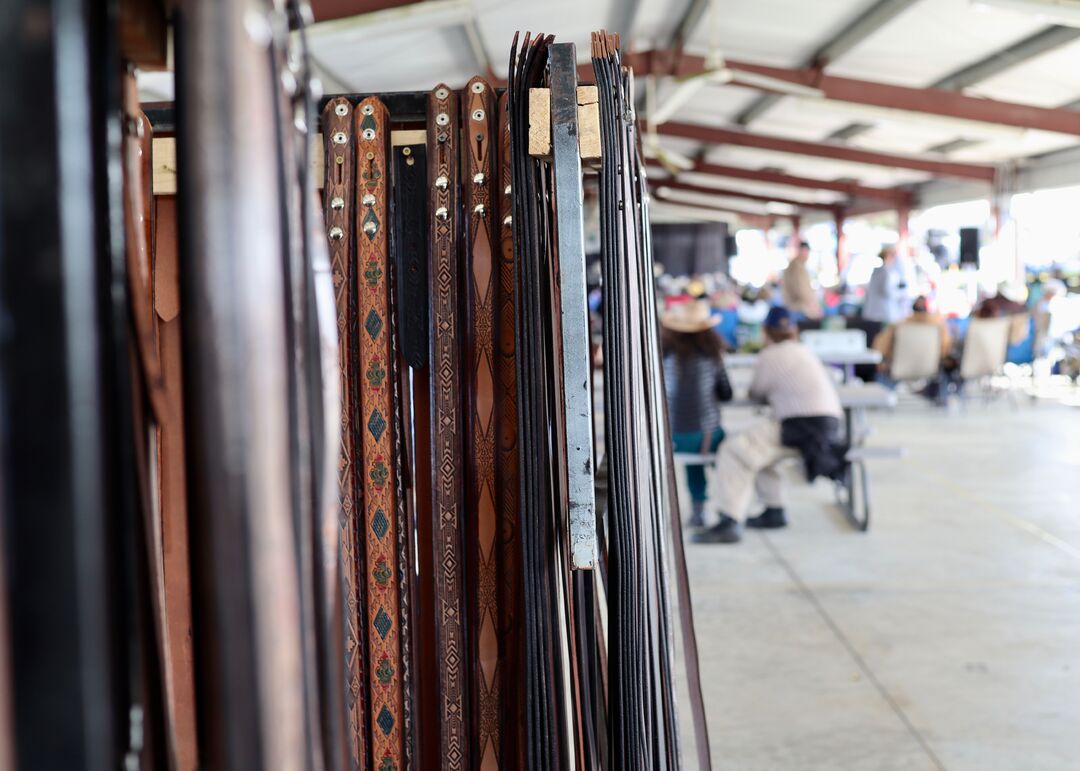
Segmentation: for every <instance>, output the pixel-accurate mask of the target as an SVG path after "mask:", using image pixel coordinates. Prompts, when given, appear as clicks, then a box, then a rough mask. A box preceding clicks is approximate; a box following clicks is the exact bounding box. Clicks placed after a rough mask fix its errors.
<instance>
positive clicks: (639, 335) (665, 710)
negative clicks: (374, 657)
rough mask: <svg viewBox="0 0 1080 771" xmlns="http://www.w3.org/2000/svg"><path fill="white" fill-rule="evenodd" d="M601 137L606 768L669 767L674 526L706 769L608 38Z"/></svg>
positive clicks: (656, 360)
mask: <svg viewBox="0 0 1080 771" xmlns="http://www.w3.org/2000/svg"><path fill="white" fill-rule="evenodd" d="M593 68H594V70H595V73H596V79H597V87H598V90H599V102H600V112H601V115H600V118H601V132H602V142H601V146H602V155H603V157H602V166H601V183H600V204H601V244H602V249H601V251H602V271H603V281H604V318H603V322H604V388H605V394H604V400H605V437H607V461H608V468H609V490H608V496H609V497H608V504H607V510H606V515H607V522H608V538H609V542H608V548H609V559H608V563H609V576H608V578H609V589H610V597H609V603H610V606H609V617H610V629H609V651H610V657H611V658H610V675H609V704H608V707H609V712H610V720H611V726H612V728H611V733H610V751H611V764H612V767H613V768H641V767H652V768H659V767H666V768H675V767H678V766H679V764H680V762H681V761H680V756H679V746H678V725H677V721H676V712H675V704H674V687H675V684H674V676H673V667H672V662H673V658H674V656H673V651H672V631H671V621H670V600H669V598H668V589H667V584H668V581H667V562H668V555H667V551H668V544H667V539H668V526H669V523H670V525H671V526H672V527H673V529H674V542H675V546H674V555H675V558H676V563H677V572H676V576H677V580H678V584H679V599H680V603H679V605H680V612H681V616H682V622H683V623H682V628H683V638H684V639H683V641H684V651H685V657H686V660H687V670H688V675H689V677H688V679H689V685H690V692H691V706H692V708H693V711H694V722H695V728H696V731H695V733H696V739H697V748H698V762H699V766H700V767H701V768H709V767H710V765H709V763H710V761H709V754H708V737H707V734H706V731H705V722H704V711H703V709H702V700H701V685H700V679H699V677H698V671H697V646H696V641H695V638H694V632H693V619H692V615H691V607H690V603H689V587H688V584H687V580H686V570H685V560H684V559H683V554H682V541H681V539H682V534H681V526H680V524H679V515H678V506H677V501H676V499H675V495H674V488H673V486H672V484H671V479H672V477H671V453H670V443H669V440H668V429H667V414H666V405H665V401H664V387H663V375H662V367H661V360H660V352H659V346H658V342H657V339H658V337H657V326H656V306H655V294H654V289H653V285H652V253H651V248H650V244H649V237H648V233H649V230H648V227H649V226H648V207H647V197H646V194H645V190H646V188H645V186H644V185H645V181H644V175H643V171H642V168H641V163H640V154H639V148H638V146H637V137H636V130H635V125H634V119H633V104H634V99H633V89H632V78H631V77H630V75H629V73H628V72H627V71H626V70H624V69H623V68H622V66H621V62H620V57H619V51H618V41H617V38H615V37H614V36H610V35H607V34H606V33H596V34H594V36H593Z"/></svg>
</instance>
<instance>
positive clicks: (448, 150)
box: [427, 85, 470, 771]
mask: <svg viewBox="0 0 1080 771" xmlns="http://www.w3.org/2000/svg"><path fill="white" fill-rule="evenodd" d="M428 127H429V130H428V152H427V160H428V180H429V190H428V194H429V196H430V200H431V206H430V216H431V218H432V224H431V250H430V254H431V327H432V333H431V334H432V337H431V410H432V421H431V460H432V464H431V468H432V473H433V475H434V479H433V482H432V517H433V523H432V529H433V539H434V544H433V548H434V569H435V576H436V578H435V614H436V618H435V630H436V653H437V657H438V658H437V661H438V666H439V697H438V698H439V708H440V710H441V715H440V721H441V722H440V726H439V729H440V730H439V736H440V740H439V742H440V749H441V757H440V758H439V760H440V762H441V764H442V767H443V768H444V769H447V771H456V770H457V769H464V768H469V767H470V760H469V740H468V732H467V729H466V724H465V708H466V707H465V705H466V704H467V703H468V701H467V697H466V688H467V685H466V677H465V641H464V624H463V622H464V612H465V607H464V597H463V595H464V593H463V591H462V588H463V587H462V571H463V568H464V563H465V560H464V550H463V548H462V532H461V521H462V503H461V489H462V470H461V463H460V459H461V434H460V426H461V423H462V421H461V415H460V411H461V407H460V404H461V394H460V391H461V388H460V383H459V382H458V381H459V373H460V368H461V359H460V357H459V346H458V335H459V328H460V322H459V319H458V286H459V275H458V272H459V271H458V242H457V236H458V225H457V218H458V187H459V180H458V157H457V153H458V147H457V132H458V105H457V94H455V93H454V92H453V91H451V90H450V89H449V88H448V87H447V86H445V85H439V86H436V88H435V89H434V90H433V91H432V92H431V93H430V94H429V95H428Z"/></svg>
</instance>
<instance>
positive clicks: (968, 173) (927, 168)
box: [657, 121, 994, 182]
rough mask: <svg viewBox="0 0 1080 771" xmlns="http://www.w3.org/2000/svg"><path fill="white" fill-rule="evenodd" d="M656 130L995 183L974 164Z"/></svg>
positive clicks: (692, 130)
mask: <svg viewBox="0 0 1080 771" xmlns="http://www.w3.org/2000/svg"><path fill="white" fill-rule="evenodd" d="M657 131H658V132H659V133H660V134H664V135H666V136H671V137H682V138H684V139H695V140H697V141H698V142H708V143H710V144H726V145H737V146H739V147H753V148H757V149H759V150H771V151H773V152H778V153H792V154H795V155H812V156H816V157H818V158H832V159H833V160H837V161H848V162H851V163H867V164H871V165H873V166H889V167H893V168H898V169H912V170H914V171H924V172H926V173H927V174H934V175H936V176H943V177H963V178H964V179H978V180H981V181H984V182H993V181H994V167H993V166H983V165H979V164H974V163H955V162H950V161H935V160H929V159H926V158H915V157H912V156H908V155H894V154H892V153H879V152H874V151H872V150H859V149H856V148H854V147H848V146H846V145H841V144H833V143H828V142H805V141H802V140H797V139H784V138H782V137H774V136H768V135H765V134H752V133H750V132H749V131H739V130H736V129H726V128H713V127H710V126H699V125H695V124H692V123H676V122H674V121H669V122H668V123H663V124H661V125H660V126H658V127H657Z"/></svg>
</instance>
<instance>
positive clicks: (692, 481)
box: [671, 428, 724, 501]
mask: <svg viewBox="0 0 1080 771" xmlns="http://www.w3.org/2000/svg"><path fill="white" fill-rule="evenodd" d="M671 438H672V446H673V447H674V448H675V452H701V450H702V447H703V446H704V439H705V434H704V433H702V432H701V431H694V432H692V433H676V434H672V437H671ZM723 439H724V429H722V428H718V429H716V430H715V431H713V432H712V434H711V435H710V436H709V444H708V450H709V452H716V448H717V447H719V446H720V442H721V441H723ZM686 486H687V488H689V490H690V500H692V501H704V500H706V499H707V498H708V490H707V489H706V486H705V467H704V466H687V467H686Z"/></svg>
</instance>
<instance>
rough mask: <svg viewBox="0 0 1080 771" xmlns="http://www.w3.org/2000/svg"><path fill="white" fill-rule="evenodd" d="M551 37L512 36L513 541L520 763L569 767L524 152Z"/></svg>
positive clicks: (547, 226)
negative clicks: (517, 555) (517, 573)
mask: <svg viewBox="0 0 1080 771" xmlns="http://www.w3.org/2000/svg"><path fill="white" fill-rule="evenodd" d="M551 40H552V38H551V37H550V36H544V35H538V36H536V37H535V38H534V37H531V36H530V35H528V34H526V36H525V38H524V40H523V42H522V46H521V50H520V55H519V52H518V47H517V42H518V41H517V37H516V36H515V39H514V44H513V46H512V48H511V53H510V68H509V71H510V79H509V85H508V94H509V97H508V108H509V112H510V129H511V156H512V158H513V182H512V187H513V204H514V210H513V215H512V216H513V220H512V222H513V227H514V260H515V267H516V278H515V303H516V309H517V323H516V330H515V334H516V339H517V357H516V365H517V388H518V399H517V407H518V450H519V470H520V471H519V480H518V481H519V496H520V509H519V522H520V528H519V537H520V541H521V572H522V605H521V614H522V621H523V624H522V627H523V629H522V637H523V639H524V646H523V661H522V663H521V670H522V679H523V681H524V682H523V693H522V697H523V701H524V708H525V710H526V715H525V720H524V724H525V755H526V767H527V768H530V769H562V768H567V767H569V766H570V765H571V763H572V762H573V761H572V758H573V750H572V745H573V741H574V734H573V730H572V727H571V726H570V725H569V723H568V720H569V717H568V715H567V713H566V699H567V697H568V690H569V688H568V682H567V677H568V666H567V662H566V661H565V660H564V656H563V652H562V651H561V650H560V633H561V630H560V629H559V626H560V624H559V619H560V616H561V615H562V613H563V612H564V604H563V603H564V597H563V595H562V594H561V593H560V592H559V590H558V579H557V576H556V573H557V572H561V571H562V570H563V565H562V564H561V563H560V559H559V558H558V557H557V556H556V555H557V549H558V541H559V539H560V537H561V535H562V531H561V528H560V524H559V521H558V517H559V515H560V514H561V513H562V509H561V506H559V505H558V504H557V503H556V501H557V497H556V496H557V486H558V484H559V481H558V480H557V479H556V478H555V477H556V476H557V475H559V470H558V469H557V467H556V466H557V457H556V453H558V452H559V451H560V449H559V448H556V447H555V446H554V445H555V441H554V435H553V432H554V431H555V423H556V421H557V420H559V409H558V405H557V399H558V395H557V389H556V372H555V366H554V363H553V358H554V356H553V353H554V338H553V320H552V306H551V272H552V270H553V265H552V249H553V246H552V240H551V234H552V223H551V219H550V190H549V187H548V177H547V174H546V172H545V170H544V168H543V166H542V164H541V162H540V161H538V160H536V159H534V158H532V157H530V156H529V154H528V131H529V89H530V88H535V87H539V86H541V85H542V83H543V77H544V70H545V65H546V63H547V55H548V46H549V44H550V43H551Z"/></svg>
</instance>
